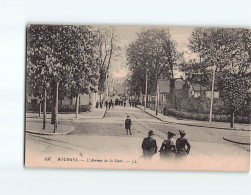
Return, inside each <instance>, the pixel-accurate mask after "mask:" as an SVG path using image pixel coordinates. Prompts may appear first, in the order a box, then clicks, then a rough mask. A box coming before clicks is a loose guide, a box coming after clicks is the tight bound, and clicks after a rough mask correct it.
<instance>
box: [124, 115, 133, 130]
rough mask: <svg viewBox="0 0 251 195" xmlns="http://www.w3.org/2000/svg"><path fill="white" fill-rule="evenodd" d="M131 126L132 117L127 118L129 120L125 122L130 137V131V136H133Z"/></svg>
mask: <svg viewBox="0 0 251 195" xmlns="http://www.w3.org/2000/svg"><path fill="white" fill-rule="evenodd" d="M131 125H132V121H131V119H130V116H127V118H126V120H125V129H126V135H128V131H129V133H130V135H132V132H131Z"/></svg>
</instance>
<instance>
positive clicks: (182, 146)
mask: <svg viewBox="0 0 251 195" xmlns="http://www.w3.org/2000/svg"><path fill="white" fill-rule="evenodd" d="M190 148H191V146H190V144H189V142H188V141H187V139H186V138H183V137H180V138H178V139H177V140H176V149H177V154H176V155H177V156H186V155H187V154H189V152H190Z"/></svg>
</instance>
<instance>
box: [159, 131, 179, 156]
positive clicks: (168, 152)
mask: <svg viewBox="0 0 251 195" xmlns="http://www.w3.org/2000/svg"><path fill="white" fill-rule="evenodd" d="M174 136H175V134H174V133H173V132H171V131H168V132H167V140H164V141H163V142H162V145H161V147H160V150H159V152H160V159H164V160H167V159H172V158H174V157H175V153H176V148H175V140H174V138H173V137H174Z"/></svg>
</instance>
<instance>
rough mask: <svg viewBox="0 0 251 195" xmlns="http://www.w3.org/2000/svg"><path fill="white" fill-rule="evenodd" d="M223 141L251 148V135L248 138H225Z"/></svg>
mask: <svg viewBox="0 0 251 195" xmlns="http://www.w3.org/2000/svg"><path fill="white" fill-rule="evenodd" d="M223 140H225V141H227V142H231V143H235V144H240V145H247V146H250V135H247V136H230V135H229V136H224V137H223Z"/></svg>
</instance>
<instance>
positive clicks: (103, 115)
mask: <svg viewBox="0 0 251 195" xmlns="http://www.w3.org/2000/svg"><path fill="white" fill-rule="evenodd" d="M106 111H107V109H106V110H105V111H104V112H103V114H102V116H101V117H90V118H71V119H70V120H81V119H102V118H104V117H105V114H106Z"/></svg>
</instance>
